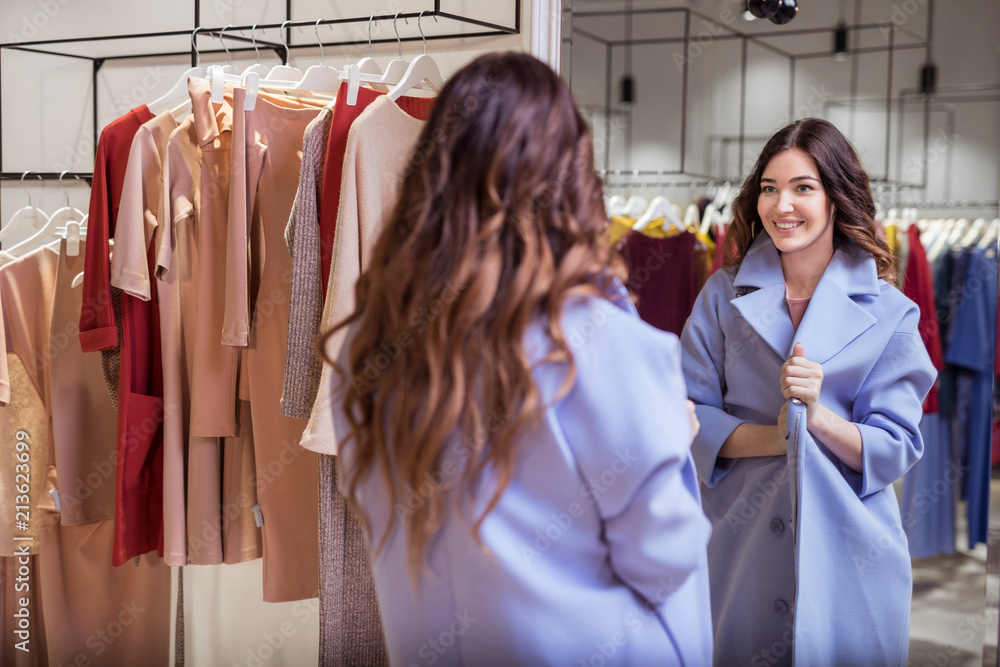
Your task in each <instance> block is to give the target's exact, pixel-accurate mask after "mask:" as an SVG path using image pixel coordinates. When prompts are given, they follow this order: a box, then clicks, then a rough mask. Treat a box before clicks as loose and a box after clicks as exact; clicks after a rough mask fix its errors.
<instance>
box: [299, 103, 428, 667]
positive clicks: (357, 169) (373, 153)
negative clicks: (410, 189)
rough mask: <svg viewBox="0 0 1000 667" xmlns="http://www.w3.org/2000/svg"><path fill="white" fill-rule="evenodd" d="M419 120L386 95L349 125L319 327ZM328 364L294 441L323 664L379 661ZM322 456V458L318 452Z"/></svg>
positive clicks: (379, 213) (346, 291) (397, 182)
mask: <svg viewBox="0 0 1000 667" xmlns="http://www.w3.org/2000/svg"><path fill="white" fill-rule="evenodd" d="M424 125H425V123H424V121H422V120H418V119H416V118H415V117H413V116H412V115H410V114H408V113H406V112H405V111H403V110H402V109H401V108H400V107H399V106H398V105H397V104H396V103H395V102H393V101H392V100H391V99H389V98H388V97H385V96H382V97H379V98H377V99H375V100H373V101H372V102H371V104H369V106H368V107H367V108H366V109H365V110H364V112H362V113H361V115H360V116H358V118H357V120H355V121H354V123H353V124H352V125H351V128H350V132H349V136H348V139H347V145H346V148H345V157H344V165H343V170H342V172H343V175H342V179H341V183H342V187H343V190H342V193H341V197H340V210H339V211H338V215H337V225H336V241H335V243H334V252H333V264H332V271H331V273H330V285H329V287H328V289H327V296H326V304H325V307H324V309H323V328H324V330H328V329H330V328H331V327H332V326H333V325H334V324H336V323H337V322H340V321H342V320H343V319H345V318H346V317H348V316H349V315H350V314H351V313H352V312H354V308H355V300H354V288H355V285H356V284H357V281H358V278H359V277H360V275H361V273H362V271H364V269H365V267H366V266H367V265H368V262H369V260H370V257H371V253H372V249H373V247H374V244H375V241H376V240H377V239H378V236H379V234H380V233H381V232H382V230H383V228H384V225H385V223H386V218H387V216H389V215H390V214H391V213H392V211H393V208H394V206H395V204H396V199H397V197H398V194H399V189H400V187H401V186H402V183H403V179H404V177H405V176H406V168H407V165H408V164H409V160H410V159H411V155H412V151H413V150H414V148H415V147H416V145H417V141H418V140H419V138H420V133H421V132H422V131H423V128H424ZM343 335H344V331H343V330H341V331H338V332H337V333H336V334H334V336H333V337H332V338H331V340H330V341H329V342H328V343H327V347H326V352H327V354H328V355H330V358H331V359H334V358H336V356H335V355H336V354H337V353H338V352H339V349H340V346H342V345H343V342H344V338H343ZM337 382H338V380H337V376H336V372H335V371H334V370H333V367H332V366H330V365H329V364H326V365H324V367H323V374H322V377H321V379H320V384H319V394H318V396H317V398H316V401H315V407H314V408H313V411H312V416H311V417H310V420H309V424H308V426H307V428H306V430H305V433H304V434H303V437H302V443H301V444H302V446H303V447H305V448H306V449H310V450H313V451H317V452H319V453H320V456H321V457H323V459H321V467H320V507H321V512H322V513H321V515H320V526H321V528H320V530H321V534H322V535H324V536H326V537H328V541H326V542H321V548H322V553H323V556H322V557H321V558H322V560H321V570H320V574H321V577H320V581H321V588H320V604H321V609H322V610H323V612H324V613H323V621H322V623H323V626H322V628H321V637H322V647H321V658H322V659H323V664H334V665H339V664H351V663H357V662H360V663H362V664H366V665H387V664H388V652H387V649H386V647H385V641H384V639H383V632H382V620H381V614H380V611H379V607H378V600H377V597H376V592H375V585H374V580H373V579H372V574H371V563H370V559H369V556H368V548H367V545H366V543H365V538H364V533H363V531H362V527H361V524H360V522H359V521H358V519H357V518H356V517H355V516H354V515H353V512H352V510H351V509H350V508H349V507H348V506H347V503H346V501H345V500H344V499H343V498H341V497H339V494H338V493H337V484H336V477H335V467H336V463H335V461H334V460H333V455H334V454H336V453H337V440H336V438H335V435H334V431H333V421H332V414H333V406H332V405H331V402H332V392H333V391H334V387H335V384H336V383H337ZM324 459H325V460H324Z"/></svg>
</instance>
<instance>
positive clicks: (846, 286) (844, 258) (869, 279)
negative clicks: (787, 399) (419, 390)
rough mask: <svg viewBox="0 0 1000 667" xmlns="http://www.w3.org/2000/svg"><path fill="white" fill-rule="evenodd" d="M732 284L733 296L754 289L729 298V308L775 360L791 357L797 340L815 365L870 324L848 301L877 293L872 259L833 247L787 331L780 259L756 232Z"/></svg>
mask: <svg viewBox="0 0 1000 667" xmlns="http://www.w3.org/2000/svg"><path fill="white" fill-rule="evenodd" d="M733 285H734V286H735V287H736V288H737V291H738V292H739V291H742V290H741V288H747V287H750V288H756V291H752V292H750V293H748V294H745V295H744V296H741V297H737V298H735V299H733V300H732V304H733V306H735V308H736V309H737V310H738V311H739V312H740V314H741V315H742V316H743V317H744V318H745V319H746V321H747V323H748V324H749V325H750V326H751V327H752V328H753V330H754V331H756V332H757V334H758V335H759V336H760V337H761V338H763V339H764V341H765V342H766V343H767V344H768V345H770V346H771V348H772V349H773V350H774V351H775V352H776V353H777V354H778V355H779V356H781V357H782V358H787V357H789V356H791V353H792V348H793V347H794V345H795V343H796V342H800V343H802V345H803V346H804V347H805V350H806V358H808V359H810V360H812V361H816V362H819V363H821V364H822V363H825V362H826V361H828V360H829V359H830V358H831V357H833V356H834V355H835V354H837V353H838V352H840V351H841V350H842V349H844V347H846V346H847V345H848V344H849V343H850V342H851V341H853V340H854V339H855V338H857V337H858V336H860V335H861V334H862V333H864V332H865V331H867V330H868V329H869V328H871V327H872V326H873V325H874V324H875V322H876V319H875V317H874V316H872V315H871V314H870V313H869V312H868V311H867V310H866V309H865V308H864V307H863V306H861V305H860V304H858V303H857V302H856V301H855V298H854V297H865V296H878V294H879V293H880V292H881V289H880V286H879V280H878V272H877V270H876V268H875V260H874V259H873V258H872V257H871V256H868V255H865V254H862V253H856V252H851V251H850V250H848V249H847V248H838V249H837V250H836V251H834V253H833V258H832V259H831V260H830V264H829V265H828V266H827V267H826V271H825V272H824V273H823V277H822V278H821V279H820V281H819V284H818V285H817V286H816V291H815V292H814V293H813V296H812V300H811V301H810V302H809V308H807V309H806V314H805V315H804V316H803V318H802V322H801V323H800V324H799V328H798V330H795V329H793V327H792V320H791V317H790V316H789V314H788V307H787V305H786V304H785V278H784V275H783V274H782V272H781V258H780V256H779V254H778V249H777V248H775V247H774V242H773V241H771V237H770V236H768V235H767V234H766V233H760V234H758V235H757V238H756V239H755V240H754V242H753V244H752V245H751V246H750V249H749V250H748V251H747V255H746V257H745V258H744V259H743V262H742V263H741V264H740V268H739V271H738V272H737V273H736V278H735V280H734V282H733Z"/></svg>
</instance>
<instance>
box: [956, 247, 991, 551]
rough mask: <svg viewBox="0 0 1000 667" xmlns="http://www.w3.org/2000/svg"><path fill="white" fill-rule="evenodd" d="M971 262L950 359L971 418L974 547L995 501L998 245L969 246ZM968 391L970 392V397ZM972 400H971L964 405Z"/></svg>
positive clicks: (964, 434)
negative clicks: (992, 471) (992, 477)
mask: <svg viewBox="0 0 1000 667" xmlns="http://www.w3.org/2000/svg"><path fill="white" fill-rule="evenodd" d="M963 256H964V257H967V261H968V265H967V268H966V270H965V272H964V278H965V279H964V281H963V284H962V289H961V291H960V292H959V294H958V295H957V298H956V306H957V307H956V313H955V322H954V326H953V328H952V337H951V341H950V343H949V345H948V350H947V352H946V353H945V361H947V362H948V363H949V364H953V365H954V366H958V367H959V369H960V370H959V371H958V372H959V373H961V374H962V377H961V378H960V381H964V382H966V383H968V385H969V389H968V390H967V391H963V392H959V394H958V395H959V397H960V399H963V400H962V401H961V402H962V403H963V405H961V406H959V411H960V412H962V411H964V410H966V409H967V410H968V419H964V420H962V421H961V422H959V424H958V429H959V433H960V436H961V439H962V441H963V444H964V451H965V457H964V460H965V465H966V467H967V472H966V477H965V480H966V486H965V492H966V493H965V496H966V499H967V501H968V503H967V505H966V513H967V517H968V521H969V548H970V549H974V548H975V546H976V543H978V542H984V543H985V542H986V539H987V532H988V521H987V519H988V514H989V504H990V498H989V495H990V449H991V444H992V440H993V370H994V347H995V345H996V333H995V330H994V327H995V325H996V321H997V310H996V309H997V254H996V250H995V249H994V248H987V249H984V248H969V249H967V250H966V252H964V253H963ZM966 397H967V398H966ZM966 401H967V403H968V404H967V406H966V405H964V404H965V403H966Z"/></svg>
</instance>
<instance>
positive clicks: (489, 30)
mask: <svg viewBox="0 0 1000 667" xmlns="http://www.w3.org/2000/svg"><path fill="white" fill-rule="evenodd" d="M192 1H193V5H194V26H192V30H163V31H154V32H142V33H129V34H124V35H94V36H87V37H69V38H62V39H42V40H34V41H21V42H5V43H0V76H2V62H3V52H4V50H5V49H9V50H16V51H24V52H28V53H39V54H45V55H53V56H60V57H64V58H75V59H79V60H89V61H90V62H91V81H92V86H91V96H92V100H91V103H92V112H93V136H94V142H93V145H94V146H95V147H96V146H97V140H98V137H99V136H100V127H98V123H99V121H98V107H97V74H98V72H99V71H100V69H101V67H102V66H103V65H104V64H105V63H106V62H109V61H112V60H128V59H138V58H162V57H168V56H184V55H189V54H190V56H191V65H192V66H195V65H196V64H197V60H198V58H199V55H203V54H221V53H244V52H249V51H254V50H256V49H257V48H263V49H265V50H273V51H275V52H276V53H277V54H278V56H279V57H280V58H281V60H282V62H283V63H285V64H287V63H288V60H289V50H291V49H304V48H318V47H320V46H323V47H330V46H358V45H365V44H386V43H396V42H400V43H401V42H416V41H432V40H441V39H459V38H461V39H464V38H470V37H497V36H502V35H516V34H520V32H521V3H520V2H519V1H518V0H509V1H510V2H511V3H512V5H513V14H514V25H503V24H499V23H493V22H490V21H483V20H480V19H477V18H474V17H472V16H463V15H461V14H456V13H454V12H449V11H443V10H442V9H441V0H433V9H428V10H424V11H421V12H399V13H396V14H375V15H367V14H366V15H364V16H351V17H343V18H334V19H323V18H321V19H319V20H318V21H317V20H311V21H307V20H295V21H293V20H291V16H292V0H285V18H286V20H285V21H282V22H281V23H258V24H255V25H243V26H236V25H229V26H224V27H218V28H202V27H201V0H192ZM421 17H423V18H424V19H432V18H434V19H449V20H452V21H456V22H458V23H461V24H466V25H470V26H475V27H476V28H479V29H481V30H476V31H474V32H447V33H444V34H438V35H426V36H424V35H423V34H421V35H419V36H411V37H404V36H394V37H391V38H385V39H367V38H365V39H346V40H339V41H337V40H335V41H322V40H310V41H308V42H303V43H297V44H293V43H292V37H293V33H292V28H294V27H314V26H322V25H343V24H350V23H359V24H360V23H369V22H370V21H388V20H398V19H404V20H408V19H418V20H419V19H420V18H421ZM274 29H283V30H284V31H285V35H284V39H283V41H282V42H281V43H277V42H272V41H267V40H262V39H256V38H254V40H253V41H254V43H255V46H248V47H244V48H230V49H206V50H201V49H198V48H197V44H196V39H197V35H207V36H212V37H214V38H218V39H220V41H221V40H222V39H231V40H237V41H240V42H244V43H251V39H250V38H248V37H246V36H244V35H239V34H235V33H236V32H237V31H241V30H242V31H247V30H253V31H264V30H274ZM421 32H423V31H421ZM223 33H225V35H224V36H223ZM172 36H173V37H177V36H190V37H191V49H190V50H185V51H144V52H141V53H134V54H126V55H108V56H87V55H81V54H77V53H67V52H63V51H59V50H54V49H53V47H55V46H58V45H63V46H65V45H69V44H80V43H85V42H110V41H118V40H126V39H149V38H155V37H172ZM39 47H45V48H39ZM0 101H2V98H0ZM0 110H2V106H0ZM60 173H61V172H55V171H31V175H32V178H33V179H34V180H45V181H48V180H57V179H58V178H59V174H60ZM66 175H67V176H70V175H71V176H78V177H80V178H84V179H87V180H88V181H90V180H92V178H93V174H92V173H91V172H70V173H67V174H66ZM21 177H22V172H12V171H4V170H3V115H2V112H0V181H9V180H14V179H20V178H21Z"/></svg>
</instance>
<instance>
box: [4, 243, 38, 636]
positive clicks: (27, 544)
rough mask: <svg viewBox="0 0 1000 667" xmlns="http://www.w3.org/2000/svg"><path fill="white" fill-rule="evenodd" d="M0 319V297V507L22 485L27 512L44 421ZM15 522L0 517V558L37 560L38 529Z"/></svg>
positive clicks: (10, 516)
mask: <svg viewBox="0 0 1000 667" xmlns="http://www.w3.org/2000/svg"><path fill="white" fill-rule="evenodd" d="M15 259H16V257H14V256H13V255H11V254H10V253H7V252H4V251H2V250H0V267H3V266H4V265H6V264H9V263H10V262H12V261H14V260H15ZM3 313H4V309H3V299H2V295H0V370H5V371H6V379H7V380H8V381H7V384H6V388H5V396H4V399H3V400H2V401H0V416H2V418H0V442H5V443H8V446H7V447H6V449H5V451H4V452H3V453H0V503H3V506H4V507H9V508H12V507H15V506H16V505H24V504H25V503H24V502H23V500H22V502H17V497H18V496H23V495H25V494H21V493H18V490H17V487H18V486H19V485H20V484H24V483H27V484H28V493H27V494H26V495H27V496H28V502H27V505H28V507H29V508H31V509H32V510H33V509H34V508H36V507H38V504H39V503H40V502H41V499H42V494H43V493H44V492H45V463H46V456H47V454H48V441H47V433H48V418H47V416H46V414H45V405H44V404H43V403H42V399H41V395H40V394H39V390H38V389H36V387H35V386H34V385H33V384H32V380H31V376H29V375H28V371H27V369H26V368H25V367H24V363H22V361H21V358H20V357H18V356H17V355H16V354H14V353H13V352H11V353H7V351H6V349H7V345H6V338H7V336H6V333H5V331H4V324H3V319H4V315H3ZM19 434H20V435H19ZM20 442H23V443H25V445H26V446H27V448H26V449H24V448H22V447H20V446H18V445H17V443H20ZM22 451H24V452H26V453H27V454H28V462H27V464H25V463H24V462H23V460H22V459H23V458H24V457H23V456H18V454H20V453H21V452H22ZM19 474H22V475H27V482H25V481H24V478H20V477H18V475H19ZM17 518H18V517H17V516H16V514H15V513H14V512H5V513H3V516H0V557H4V556H14V555H15V553H19V554H23V553H24V549H25V548H27V553H28V554H31V555H37V554H38V549H39V536H40V530H41V526H40V525H39V523H38V522H37V521H29V522H28V526H27V528H24V527H23V526H22V527H21V528H18V527H17V524H16V520H17ZM15 535H16V536H19V537H22V538H23V537H28V538H31V539H30V540H24V541H22V542H20V543H19V542H18V541H16V540H14V536H15ZM15 564H16V560H15ZM6 636H7V637H12V636H13V635H12V634H8V635H6Z"/></svg>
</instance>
